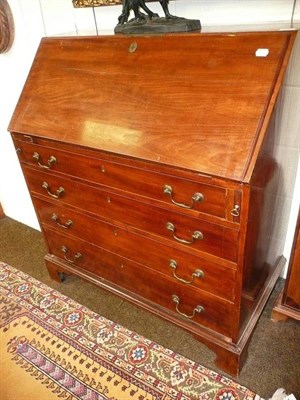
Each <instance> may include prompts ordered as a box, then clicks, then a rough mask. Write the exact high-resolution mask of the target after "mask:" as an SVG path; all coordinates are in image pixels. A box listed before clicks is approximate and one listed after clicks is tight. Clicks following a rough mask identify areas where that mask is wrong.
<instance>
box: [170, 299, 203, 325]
mask: <svg viewBox="0 0 300 400" xmlns="http://www.w3.org/2000/svg"><path fill="white" fill-rule="evenodd" d="M172 301H173V302H174V303H175V304H176V311H177V312H178V314H180V315H181V316H182V317H185V318H189V319H192V318H194V316H195V314H196V313H197V314H201V313H203V312H204V311H205V308H204V307H203V306H200V304H198V305H197V306H196V307H195V308H194V309H193V314H192V315H187V314H184V313H182V312H181V311H180V310H179V304H180V299H179V297H178V296H177V295H176V294H173V295H172Z"/></svg>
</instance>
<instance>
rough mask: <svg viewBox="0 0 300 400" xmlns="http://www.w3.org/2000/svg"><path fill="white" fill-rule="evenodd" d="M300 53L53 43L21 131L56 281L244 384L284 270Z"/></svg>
mask: <svg viewBox="0 0 300 400" xmlns="http://www.w3.org/2000/svg"><path fill="white" fill-rule="evenodd" d="M294 37H295V32H264V33H239V34H200V33H194V34H174V35H165V36H152V37H146V36H145V37H143V36H129V37H128V36H103V37H77V38H44V39H43V40H42V41H41V44H40V46H39V49H38V51H37V54H36V57H35V59H34V62H33V65H32V68H31V70H30V73H29V76H28V79H27V81H26V84H25V86H24V89H23V91H22V94H21V97H20V99H19V102H18V104H17V106H16V109H15V112H14V115H13V117H12V120H11V123H10V126H9V131H10V132H11V134H12V137H13V141H14V144H15V148H16V151H17V153H18V155H19V159H20V162H21V166H22V169H23V173H24V176H25V179H26V181H27V184H28V188H29V191H30V194H31V197H32V201H33V204H34V206H35V210H36V213H37V216H38V219H39V222H40V225H41V229H42V232H43V235H44V238H45V241H46V243H47V247H48V254H47V255H46V256H45V262H46V265H47V268H48V270H49V273H50V275H51V277H52V278H53V279H56V280H63V279H62V278H63V277H64V274H69V273H72V274H76V275H78V276H80V277H82V278H85V279H88V280H89V281H91V282H94V283H95V284H97V285H99V286H101V287H103V288H106V289H107V290H110V291H112V292H113V293H115V294H117V295H119V296H122V297H123V298H125V299H127V300H129V301H132V302H134V303H135V304H137V305H139V306H141V307H143V308H145V309H146V310H148V311H151V312H153V313H155V314H157V315H159V316H160V317H163V318H165V319H166V320H168V321H171V322H173V323H175V324H177V325H179V326H180V327H182V328H184V329H186V330H188V331H189V332H190V333H191V334H193V335H194V336H195V337H196V338H197V339H199V340H200V341H201V342H203V343H205V344H206V345H207V346H209V347H210V348H211V349H213V350H214V351H215V352H216V354H217V359H216V365H217V366H218V367H219V368H221V369H223V370H224V371H226V372H228V373H230V374H232V375H237V374H238V372H239V370H240V368H241V366H242V364H243V362H244V361H245V358H246V354H247V346H248V343H249V339H250V337H251V335H252V333H253V330H254V327H255V324H256V322H257V320H258V318H259V315H260V313H261V312H262V309H263V307H264V305H265V303H266V301H267V298H268V296H269V294H270V292H271V290H272V288H273V287H274V284H275V282H276V280H277V278H278V276H279V274H280V272H281V270H282V267H283V265H284V259H283V257H282V256H281V254H274V253H271V254H270V251H269V247H268V244H269V238H270V236H271V235H272V234H273V233H274V232H272V229H273V228H272V224H271V221H272V214H274V213H276V210H275V209H274V207H272V193H274V190H276V187H277V185H278V174H277V173H276V172H277V170H278V168H277V165H276V161H275V159H274V154H273V153H274V146H273V145H272V134H273V124H272V115H273V109H274V105H275V103H276V98H277V95H278V92H279V89H280V86H281V83H282V80H283V76H284V71H285V68H286V66H287V62H288V58H289V54H290V52H291V49H292V44H293V41H294Z"/></svg>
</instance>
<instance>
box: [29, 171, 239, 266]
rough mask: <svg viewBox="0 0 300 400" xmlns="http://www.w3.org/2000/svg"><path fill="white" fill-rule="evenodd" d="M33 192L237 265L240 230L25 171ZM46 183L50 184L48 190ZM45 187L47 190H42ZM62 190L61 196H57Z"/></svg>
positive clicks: (45, 174) (53, 177) (67, 180)
mask: <svg viewBox="0 0 300 400" xmlns="http://www.w3.org/2000/svg"><path fill="white" fill-rule="evenodd" d="M23 170H24V171H25V176H26V178H27V182H28V183H29V188H30V190H31V192H35V193H39V194H42V195H46V196H48V197H49V198H53V194H54V196H56V197H59V198H58V199H57V201H58V202H59V203H61V204H68V205H72V206H74V207H77V208H80V209H82V210H86V211H88V212H90V213H93V214H95V215H98V216H100V217H102V218H105V219H107V220H110V221H115V222H120V223H122V224H126V225H129V226H132V227H134V228H137V229H141V230H143V231H146V232H149V233H152V234H155V235H159V236H162V237H164V238H166V239H169V241H170V243H172V244H175V245H179V246H181V247H184V248H186V249H190V250H193V251H195V250H196V251H201V252H205V253H209V254H213V255H215V256H217V257H221V258H225V259H227V260H230V261H233V262H235V261H236V259H237V242H238V231H237V230H234V229H229V228H226V227H223V226H221V225H217V224H211V223H208V222H206V221H202V220H200V219H197V218H191V217H187V216H185V215H182V214H177V213H174V212H172V211H168V210H165V209H162V208H159V207H155V206H151V205H149V204H145V203H142V202H139V201H135V200H133V199H129V198H127V197H123V196H120V195H117V194H115V193H111V192H108V191H105V190H102V189H101V190H100V189H99V188H95V187H92V186H88V185H84V184H83V183H78V182H74V181H71V180H69V179H63V178H62V177H57V176H54V175H51V174H48V173H44V172H39V173H38V174H37V173H36V170H34V169H31V168H24V169H23ZM44 183H46V184H47V185H48V187H46V188H45V185H44ZM43 186H44V187H43ZM59 191H60V195H59V196H58V193H59Z"/></svg>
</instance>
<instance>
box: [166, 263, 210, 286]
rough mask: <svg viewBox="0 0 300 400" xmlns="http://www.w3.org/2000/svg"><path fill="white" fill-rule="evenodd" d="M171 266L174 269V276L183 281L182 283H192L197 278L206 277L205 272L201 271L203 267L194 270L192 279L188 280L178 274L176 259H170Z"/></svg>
mask: <svg viewBox="0 0 300 400" xmlns="http://www.w3.org/2000/svg"><path fill="white" fill-rule="evenodd" d="M169 267H171V268H172V270H173V276H174V278H175V279H177V280H178V281H180V282H182V283H187V284H191V283H193V282H194V279H195V278H204V272H203V271H201V269H196V270H195V272H193V274H192V279H191V280H189V281H186V280H185V279H183V278H179V276H177V275H176V268H177V262H176V261H175V260H170V264H169Z"/></svg>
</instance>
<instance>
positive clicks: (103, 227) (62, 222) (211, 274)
mask: <svg viewBox="0 0 300 400" xmlns="http://www.w3.org/2000/svg"><path fill="white" fill-rule="evenodd" d="M33 200H34V203H35V206H36V209H37V212H38V216H39V219H40V221H41V223H42V225H43V226H44V228H45V229H48V227H50V228H52V229H57V230H58V231H60V233H62V234H63V233H66V232H67V233H68V234H70V235H73V236H76V237H78V238H82V239H84V240H86V241H87V242H90V243H93V244H95V245H98V246H100V247H103V248H105V249H107V250H109V251H111V252H115V253H118V254H120V255H122V256H123V257H126V258H129V259H131V260H133V261H135V262H138V263H140V264H144V265H145V266H147V267H149V268H151V269H153V270H155V271H157V272H160V273H162V274H164V275H166V276H168V277H169V278H171V280H172V282H173V281H174V282H176V281H179V282H181V283H183V284H184V285H186V286H187V288H189V287H190V286H194V287H196V288H200V289H202V290H205V291H207V292H210V293H213V294H215V295H217V296H220V297H222V298H224V299H227V300H231V301H234V298H235V278H236V270H235V269H233V268H232V265H230V267H231V268H230V267H229V266H223V265H219V264H217V263H214V262H211V261H207V260H205V259H203V258H200V257H196V256H194V255H192V254H189V253H186V252H183V251H180V250H177V249H174V248H172V247H169V246H165V245H163V244H161V243H159V242H157V241H155V240H152V239H149V238H146V237H144V236H142V235H139V234H136V233H133V232H130V231H128V230H126V229H122V228H118V227H116V226H114V225H112V224H109V223H106V222H103V221H101V220H99V219H96V218H92V217H90V216H87V215H84V214H82V213H79V212H75V211H72V210H70V209H68V208H66V207H64V206H60V205H57V204H53V203H52V202H49V201H45V200H42V199H40V198H34V199H33Z"/></svg>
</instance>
